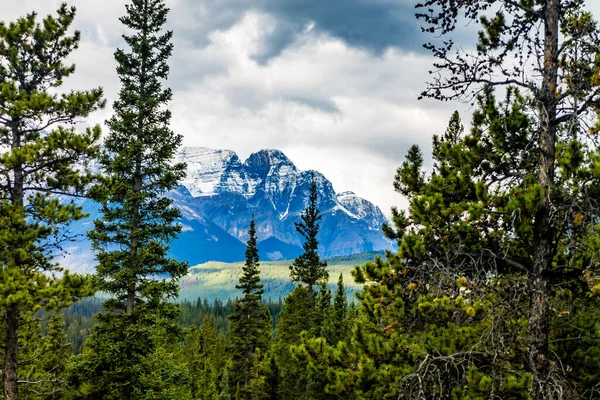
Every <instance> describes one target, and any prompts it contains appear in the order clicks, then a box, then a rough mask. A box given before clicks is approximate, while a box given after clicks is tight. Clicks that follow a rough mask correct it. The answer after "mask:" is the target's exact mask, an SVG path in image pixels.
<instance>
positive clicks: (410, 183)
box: [302, 86, 600, 399]
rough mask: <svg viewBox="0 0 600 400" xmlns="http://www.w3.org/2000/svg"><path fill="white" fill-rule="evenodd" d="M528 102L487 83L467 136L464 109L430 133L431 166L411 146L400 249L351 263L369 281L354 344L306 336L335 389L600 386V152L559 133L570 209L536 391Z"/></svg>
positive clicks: (403, 392)
mask: <svg viewBox="0 0 600 400" xmlns="http://www.w3.org/2000/svg"><path fill="white" fill-rule="evenodd" d="M527 101H528V100H527V99H526V98H524V97H523V96H521V95H520V94H519V92H518V91H517V90H515V89H510V90H508V91H507V93H506V96H505V100H504V101H503V102H498V101H497V100H496V99H495V96H494V91H493V89H492V88H491V87H489V86H487V87H485V88H484V90H483V92H482V93H481V94H480V95H479V96H478V99H477V104H478V108H477V109H476V111H475V112H474V114H473V120H472V124H471V125H472V129H471V131H470V132H468V133H466V132H465V131H464V129H463V127H462V125H461V122H460V118H459V116H458V113H454V114H453V115H452V117H451V119H450V122H449V125H448V128H447V130H446V132H445V133H444V134H443V135H442V136H436V137H434V140H433V160H434V166H433V171H432V173H431V174H430V175H428V176H425V175H424V173H423V169H422V167H416V166H417V165H420V164H421V162H422V156H421V155H420V153H419V151H418V149H417V151H415V149H413V150H411V151H410V152H409V155H408V156H407V160H406V163H404V164H403V166H402V167H401V168H400V169H399V170H398V174H397V176H396V188H397V189H398V190H399V191H401V192H402V193H403V194H405V195H407V197H408V199H409V201H410V206H409V209H408V212H407V213H402V212H398V211H397V210H395V211H394V224H395V226H394V228H393V229H392V228H391V227H389V228H388V229H387V231H388V232H389V233H390V235H389V237H390V238H393V239H396V240H397V241H398V253H397V254H392V253H388V254H387V256H386V259H385V260H383V259H381V258H378V259H376V260H375V262H372V263H367V264H365V265H364V266H362V267H359V268H357V269H356V270H355V271H354V276H355V279H356V281H357V282H358V283H364V286H363V290H362V292H361V293H359V294H358V298H359V300H360V303H361V310H360V314H359V320H358V322H357V323H356V324H355V327H354V331H353V338H352V341H351V342H350V346H348V345H347V344H346V343H344V342H340V343H338V346H337V347H335V348H334V347H331V346H323V344H322V342H319V341H318V340H313V341H311V340H306V341H305V342H304V343H303V345H304V347H303V349H302V350H303V351H304V353H305V354H308V355H309V365H311V366H313V367H314V368H317V367H318V366H320V365H327V366H328V368H327V373H326V375H327V377H328V384H327V385H326V391H327V392H335V393H338V394H340V395H350V394H351V395H353V396H357V397H362V398H383V397H385V396H391V397H393V398H415V397H416V398H419V397H433V396H437V395H438V394H440V393H443V394H447V397H446V398H523V399H528V398H531V397H534V395H535V396H537V395H538V394H539V393H540V392H541V393H542V394H543V396H544V397H545V398H548V399H558V398H569V399H571V398H573V399H575V398H595V397H597V396H598V395H599V392H598V387H597V381H598V378H599V377H600V376H599V372H598V369H597V365H598V362H599V361H600V357H599V355H600V336H599V335H598V331H597V326H599V325H598V324H600V316H599V314H598V310H599V307H600V296H599V295H600V289H599V288H600V284H599V279H598V277H597V276H596V275H595V274H594V269H595V268H596V267H595V261H593V260H597V259H598V255H599V254H600V246H599V245H598V244H599V243H600V240H599V239H598V235H599V231H598V220H597V209H596V208H595V206H592V205H591V204H593V203H594V201H592V203H590V201H591V199H595V198H597V196H598V195H600V179H598V178H597V176H598V169H597V165H598V164H597V162H598V161H597V160H598V157H599V155H598V152H597V150H596V149H595V148H591V149H587V150H584V149H585V147H584V146H583V143H582V142H579V141H573V140H572V138H571V137H569V135H566V134H565V135H564V136H563V135H561V136H559V137H558V138H557V146H558V148H559V149H561V151H560V155H559V157H558V159H557V166H556V168H557V171H556V174H557V179H558V180H559V184H557V186H556V187H555V191H560V193H561V196H562V202H563V203H562V204H563V206H562V207H561V208H560V209H557V210H556V211H555V212H556V216H557V217H560V220H561V221H563V224H564V225H563V229H564V233H563V236H562V237H560V238H559V239H558V241H557V248H556V250H555V251H554V253H553V265H554V266H553V268H552V269H551V270H550V271H549V273H550V274H551V275H550V276H549V279H551V281H552V282H553V285H554V286H553V287H552V290H551V291H550V293H549V297H548V302H549V304H550V307H551V309H552V310H554V311H553V313H552V318H550V319H549V321H548V330H547V331H544V334H546V335H548V346H549V348H548V354H546V355H544V357H542V358H541V359H539V360H536V362H541V363H543V367H544V369H545V371H546V374H547V375H544V376H545V378H544V379H547V385H546V386H545V387H543V388H540V387H538V386H536V384H535V382H536V379H535V378H534V375H535V373H538V374H540V373H541V371H539V370H538V371H536V372H533V371H531V368H532V367H531V364H530V360H529V357H530V353H529V349H528V347H527V343H528V341H529V338H528V335H529V329H528V328H529V327H528V317H529V315H530V313H531V312H532V311H531V308H530V307H531V301H532V297H531V296H529V295H528V292H527V290H528V286H529V284H530V283H529V276H528V275H529V273H530V271H532V270H533V269H534V268H533V263H534V262H535V261H534V252H533V251H532V249H533V248H534V246H535V243H534V240H535V234H534V232H535V229H534V216H535V212H536V209H537V207H538V206H539V204H540V198H539V196H540V195H541V192H540V187H539V185H538V184H537V183H536V179H535V177H536V174H537V170H536V168H535V165H536V163H537V162H538V161H537V154H536V152H532V151H531V150H530V146H531V144H532V143H535V141H534V140H532V139H533V138H534V137H535V135H536V134H537V130H536V126H535V123H534V121H533V119H532V117H531V116H529V115H527V114H526V110H527V108H526V104H527ZM507 160H510V162H507ZM421 178H422V179H421ZM417 181H420V182H419V183H418V184H416V185H415V182H417ZM500 182H501V183H500ZM588 196H589V197H588ZM594 327H596V328H594ZM582 349H585V350H582ZM584 353H585V356H584V355H583V354H584ZM540 376H541V375H538V378H539V377H540Z"/></svg>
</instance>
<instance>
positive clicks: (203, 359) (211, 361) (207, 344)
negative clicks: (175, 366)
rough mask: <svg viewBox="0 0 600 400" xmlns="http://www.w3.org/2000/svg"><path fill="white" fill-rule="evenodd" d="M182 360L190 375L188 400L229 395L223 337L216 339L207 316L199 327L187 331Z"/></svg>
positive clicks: (202, 399)
mask: <svg viewBox="0 0 600 400" xmlns="http://www.w3.org/2000/svg"><path fill="white" fill-rule="evenodd" d="M182 358H183V361H184V362H185V364H186V365H187V368H188V373H189V376H190V386H189V387H190V394H191V398H192V399H194V400H196V399H198V400H216V399H219V398H220V397H219V393H229V386H230V382H229V378H228V375H229V373H228V372H226V370H227V368H226V362H227V361H226V357H225V341H224V339H223V336H217V331H216V329H215V325H214V323H213V322H212V321H211V320H209V319H208V317H205V319H204V322H203V323H202V325H201V326H200V327H190V328H188V331H187V334H186V336H185V342H184V345H183V351H182ZM223 375H226V376H225V377H224V376H223Z"/></svg>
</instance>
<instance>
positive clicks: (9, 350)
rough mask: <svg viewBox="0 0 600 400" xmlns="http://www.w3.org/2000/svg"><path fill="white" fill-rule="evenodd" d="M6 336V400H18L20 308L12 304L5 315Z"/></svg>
mask: <svg viewBox="0 0 600 400" xmlns="http://www.w3.org/2000/svg"><path fill="white" fill-rule="evenodd" d="M4 318H5V321H6V336H5V340H6V341H5V345H4V347H5V348H4V376H3V378H4V379H3V384H4V400H17V399H18V395H19V388H18V375H17V372H18V370H17V367H18V364H17V356H18V350H19V337H18V327H19V307H18V306H17V305H16V304H11V305H9V306H8V307H7V308H6V312H5V314H4Z"/></svg>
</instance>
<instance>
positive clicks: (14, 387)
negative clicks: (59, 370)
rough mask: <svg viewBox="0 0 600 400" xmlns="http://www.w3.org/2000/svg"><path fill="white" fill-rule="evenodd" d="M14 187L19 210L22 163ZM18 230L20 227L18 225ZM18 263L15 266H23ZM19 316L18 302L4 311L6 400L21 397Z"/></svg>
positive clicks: (15, 133) (14, 145)
mask: <svg viewBox="0 0 600 400" xmlns="http://www.w3.org/2000/svg"><path fill="white" fill-rule="evenodd" d="M11 132H12V142H11V150H15V149H18V148H20V147H21V132H20V131H19V123H18V121H13V122H12V124H11ZM13 173H14V176H13V187H12V188H11V189H12V191H11V192H12V193H11V202H12V204H11V205H12V207H13V208H14V209H16V210H18V211H20V208H21V207H23V202H24V195H23V167H22V165H20V164H17V165H15V167H14V170H13ZM16 228H17V229H18V230H20V228H19V227H18V226H17V227H16ZM21 267H22V266H21V265H19V264H18V263H17V265H15V267H14V268H21ZM19 318H20V310H19V305H18V304H17V303H10V304H9V305H8V306H7V307H6V310H5V312H4V322H5V323H6V334H5V343H4V347H5V348H4V366H3V369H4V375H3V377H2V378H3V379H2V380H3V385H4V400H17V399H18V398H19V397H18V396H19V387H18V368H19V364H18V355H19Z"/></svg>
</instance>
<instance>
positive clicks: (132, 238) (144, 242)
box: [80, 0, 187, 399]
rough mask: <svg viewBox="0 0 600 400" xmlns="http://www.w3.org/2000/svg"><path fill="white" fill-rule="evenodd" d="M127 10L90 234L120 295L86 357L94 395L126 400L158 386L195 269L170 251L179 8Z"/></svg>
mask: <svg viewBox="0 0 600 400" xmlns="http://www.w3.org/2000/svg"><path fill="white" fill-rule="evenodd" d="M126 10H127V13H126V15H125V16H123V17H121V19H120V21H121V22H122V23H123V25H125V27H127V28H129V29H130V32H129V33H128V34H125V35H123V39H124V40H125V42H126V43H127V45H128V46H129V48H130V50H129V51H126V50H122V49H118V50H117V51H116V52H115V60H116V62H117V74H118V75H119V77H120V79H121V84H122V87H121V91H120V93H119V99H118V100H117V101H115V103H114V110H115V114H114V116H113V117H112V118H111V119H110V120H108V121H107V125H108V127H109V129H110V132H109V136H108V137H107V139H106V141H105V149H104V152H103V153H102V155H101V157H100V166H101V167H102V170H103V172H104V173H105V174H106V179H105V181H104V182H103V185H102V186H100V187H98V188H97V190H96V192H95V195H96V198H97V200H98V201H100V202H101V204H102V219H100V220H96V221H94V229H93V230H92V231H91V232H90V233H89V237H90V238H91V240H92V243H93V247H94V250H95V251H96V254H97V260H98V265H97V267H96V270H97V275H98V277H99V278H101V281H102V283H101V285H100V288H101V290H102V291H104V292H106V293H107V294H109V295H110V296H111V298H110V299H109V300H107V301H106V302H105V304H104V308H105V310H104V312H103V313H101V314H100V315H99V316H98V320H99V324H98V326H97V327H96V329H95V331H94V334H93V335H92V336H91V337H90V339H89V340H88V343H87V350H86V351H85V354H84V357H83V359H82V363H81V364H80V367H81V369H80V374H81V376H82V377H86V379H88V382H91V383H92V389H91V392H90V393H92V395H93V396H103V397H104V398H120V399H128V398H132V397H135V393H138V392H144V391H145V390H148V389H147V388H145V386H144V382H145V380H144V379H143V376H144V375H145V374H147V373H148V372H149V371H146V370H144V368H143V366H145V365H147V363H146V362H145V361H144V357H146V356H148V355H150V354H153V353H154V352H155V343H157V341H156V338H155V337H154V334H155V333H156V332H158V331H160V332H163V331H164V332H166V333H167V334H170V333H173V332H174V331H175V329H176V324H175V319H176V318H177V315H178V310H179V307H178V306H177V305H175V304H172V303H170V302H169V299H172V298H175V297H176V296H177V294H178V283H177V279H178V278H180V277H181V276H182V275H184V274H185V273H186V271H187V265H186V263H182V262H178V261H176V260H174V259H172V258H169V256H168V254H167V252H168V249H169V242H170V241H171V240H173V239H174V238H175V237H177V235H178V234H179V232H180V230H181V227H180V225H179V224H177V222H176V221H177V219H178V218H179V216H180V212H179V211H178V210H177V209H176V208H174V207H172V200H170V199H169V198H167V197H166V193H167V192H168V191H169V190H171V189H173V188H175V187H176V186H177V183H178V181H179V179H181V177H182V176H183V175H184V169H185V165H184V164H173V163H171V159H172V157H173V156H174V155H175V153H176V151H177V148H178V146H179V145H180V143H181V139H182V137H181V135H176V134H174V133H173V132H172V131H171V129H170V128H169V122H170V119H171V112H170V111H169V110H168V109H167V104H168V102H169V101H170V100H171V97H172V93H171V90H170V89H164V88H163V87H162V82H163V81H165V80H166V79H167V77H168V73H169V67H168V64H167V60H168V58H169V56H170V55H171V52H172V49H173V45H172V44H171V38H172V32H171V31H163V28H164V24H165V22H166V20H167V14H168V11H169V10H168V8H167V7H166V5H165V2H164V0H132V1H131V3H130V4H127V5H126ZM158 326H160V329H159V330H158V331H157V329H158ZM164 361H165V362H168V361H169V360H166V359H165V360H164Z"/></svg>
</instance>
